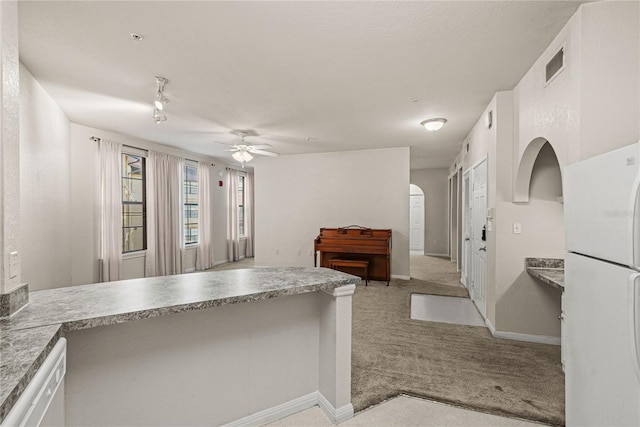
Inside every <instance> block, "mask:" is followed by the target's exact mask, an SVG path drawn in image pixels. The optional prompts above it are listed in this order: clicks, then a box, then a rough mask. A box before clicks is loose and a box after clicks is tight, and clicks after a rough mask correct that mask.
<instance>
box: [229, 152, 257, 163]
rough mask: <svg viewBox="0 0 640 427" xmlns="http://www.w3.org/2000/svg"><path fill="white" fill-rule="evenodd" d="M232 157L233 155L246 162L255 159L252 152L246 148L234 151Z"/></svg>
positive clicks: (241, 161)
mask: <svg viewBox="0 0 640 427" xmlns="http://www.w3.org/2000/svg"><path fill="white" fill-rule="evenodd" d="M231 157H233V158H234V159H236V160H237V161H238V162H240V163H245V162H249V161H251V160H253V156H252V155H251V154H249V152H247V151H244V150H241V151H236V152H235V153H233V154H232V155H231Z"/></svg>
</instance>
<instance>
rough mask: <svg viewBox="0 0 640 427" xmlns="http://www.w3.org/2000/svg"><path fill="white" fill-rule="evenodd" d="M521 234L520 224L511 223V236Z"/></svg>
mask: <svg viewBox="0 0 640 427" xmlns="http://www.w3.org/2000/svg"><path fill="white" fill-rule="evenodd" d="M521 233H522V224H520V223H519V222H514V223H513V234H521Z"/></svg>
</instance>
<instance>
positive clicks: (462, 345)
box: [214, 256, 564, 425]
mask: <svg viewBox="0 0 640 427" xmlns="http://www.w3.org/2000/svg"><path fill="white" fill-rule="evenodd" d="M252 266H253V258H248V259H243V260H241V261H239V262H235V263H228V264H223V265H220V266H217V267H215V268H214V270H223V269H225V270H226V269H233V268H251V267H252ZM455 269H456V267H455V264H454V263H451V262H450V261H449V259H447V258H440V257H426V256H412V257H411V270H410V274H411V277H412V279H411V280H408V281H406V280H392V281H391V285H390V286H389V287H387V286H386V283H385V282H376V281H371V282H369V286H367V287H365V286H364V284H362V285H358V286H357V289H356V292H355V294H354V296H353V336H352V368H351V374H352V375H351V378H352V381H351V383H352V385H351V394H352V403H353V406H354V409H355V410H356V411H361V410H363V409H365V408H367V407H369V406H371V405H375V404H377V403H380V402H382V401H384V400H386V399H388V398H391V397H393V396H396V395H399V394H401V393H404V394H409V395H415V396H419V397H424V398H428V399H431V400H435V401H440V402H445V403H450V404H454V405H456V406H460V407H464V408H472V409H476V410H480V411H484V412H488V413H492V414H496V415H506V416H512V417H518V418H524V419H528V420H533V421H537V422H542V423H547V424H555V425H564V375H563V373H562V369H561V367H560V347H559V346H551V345H544V344H531V343H524V342H518V341H509V340H499V339H495V338H493V337H492V336H491V334H490V333H489V331H488V330H487V329H486V328H484V327H474V326H462V325H453V324H446V323H436V322H424V321H420V320H411V319H410V318H409V316H410V310H411V306H410V303H411V302H410V300H411V294H412V293H423V294H430V295H448V296H459V297H467V296H468V293H467V290H466V289H465V288H464V287H463V286H462V285H461V284H460V276H459V274H458V273H456V271H455Z"/></svg>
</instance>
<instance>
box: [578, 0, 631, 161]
mask: <svg viewBox="0 0 640 427" xmlns="http://www.w3.org/2000/svg"><path fill="white" fill-rule="evenodd" d="M607 3H609V2H604V3H594V4H589V5H586V6H583V7H582V46H581V50H582V62H581V64H580V66H581V69H582V76H581V86H582V90H581V95H582V96H581V99H580V128H581V129H580V159H586V158H589V157H593V156H595V155H598V154H601V153H605V152H607V151H611V150H614V149H616V148H621V147H624V146H626V145H629V144H633V143H635V142H638V140H639V139H640V54H639V52H640V35H639V34H640V23H639V21H640V3H639V2H637V1H629V2H621V4H617V5H616V7H611V6H609V5H608V4H607Z"/></svg>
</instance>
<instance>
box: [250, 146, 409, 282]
mask: <svg viewBox="0 0 640 427" xmlns="http://www.w3.org/2000/svg"><path fill="white" fill-rule="evenodd" d="M256 160H257V161H256V163H255V181H256V189H255V190H256V191H255V210H256V213H255V221H256V239H255V253H256V255H255V258H256V260H255V262H256V264H257V265H293V266H312V265H313V257H312V256H310V255H309V254H310V253H312V252H313V241H314V239H315V237H316V236H317V235H318V232H319V230H320V228H321V227H344V226H347V225H352V224H358V225H361V226H365V227H371V228H390V229H392V233H393V236H392V239H393V250H392V261H391V274H392V276H405V277H408V276H409V148H408V147H403V148H390V149H381V150H361V151H345V152H337V153H319V154H303V155H295V156H281V157H277V158H261V159H256ZM276 251H278V252H279V254H278V255H276ZM298 253H300V254H298Z"/></svg>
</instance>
